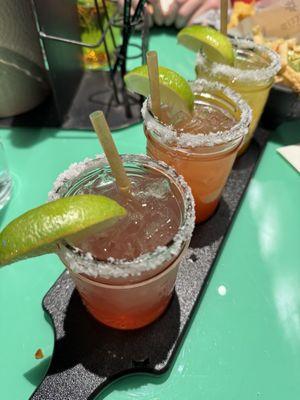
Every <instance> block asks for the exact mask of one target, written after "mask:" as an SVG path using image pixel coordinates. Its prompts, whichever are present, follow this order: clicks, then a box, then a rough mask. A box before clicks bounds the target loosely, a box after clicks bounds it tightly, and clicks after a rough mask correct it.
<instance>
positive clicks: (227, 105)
mask: <svg viewBox="0 0 300 400" xmlns="http://www.w3.org/2000/svg"><path fill="white" fill-rule="evenodd" d="M191 85H192V89H193V91H194V94H195V107H194V112H193V114H192V115H186V114H183V113H181V114H177V115H175V116H174V115H172V116H171V115H170V114H169V111H170V110H168V108H166V107H162V119H163V120H164V122H162V121H159V120H158V119H157V118H155V117H154V116H153V115H152V113H151V111H150V110H149V107H148V101H146V102H145V103H144V106H143V116H144V127H145V135H146V137H147V154H148V155H149V156H150V157H152V158H153V159H156V160H162V161H165V162H166V163H167V164H169V165H171V166H173V167H174V168H175V169H176V170H177V172H178V173H179V174H181V175H182V176H183V177H184V179H185V180H186V182H187V183H188V184H189V186H190V187H191V189H192V193H193V196H194V199H195V209H196V222H203V221H205V220H206V219H208V218H209V217H210V216H211V215H212V214H213V213H214V211H215V210H216V208H217V206H218V203H219V201H220V197H221V194H222V190H223V188H224V186H225V184H226V181H227V179H228V176H229V174H230V171H231V169H232V165H233V163H234V160H235V158H236V155H237V152H238V150H239V148H240V146H241V144H242V142H243V139H244V137H245V135H246V134H247V131H248V128H249V124H250V119H251V110H250V108H249V106H248V105H247V104H246V102H245V101H244V100H242V99H241V97H240V96H239V95H237V94H236V93H234V92H233V91H232V90H230V89H228V88H226V87H225V86H223V85H221V84H219V83H212V82H208V81H205V80H197V81H195V82H193V83H192V84H191Z"/></svg>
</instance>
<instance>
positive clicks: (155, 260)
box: [48, 154, 195, 278]
mask: <svg viewBox="0 0 300 400" xmlns="http://www.w3.org/2000/svg"><path fill="white" fill-rule="evenodd" d="M121 157H122V160H123V161H124V162H133V161H135V162H138V163H141V164H142V165H144V166H147V167H150V168H154V169H158V170H160V171H162V172H163V173H164V174H165V175H167V176H168V177H169V178H171V179H172V180H173V181H174V182H175V184H176V185H177V186H179V187H180V188H181V189H182V191H183V194H184V200H183V203H184V209H185V212H184V217H183V219H184V220H183V223H182V225H181V226H180V228H179V230H178V232H177V233H176V235H175V236H174V238H173V240H172V243H171V244H170V245H168V246H158V247H157V248H156V249H155V250H154V251H153V252H150V253H145V254H142V255H140V256H139V257H137V258H135V259H134V260H132V261H126V260H119V259H113V258H109V259H108V260H107V262H104V261H99V260H97V259H96V258H95V257H93V255H92V254H91V253H89V252H86V253H85V252H82V251H81V250H80V249H78V248H71V247H70V246H69V245H68V247H66V245H64V244H62V247H61V249H62V250H63V251H64V257H65V259H67V262H68V264H69V266H70V268H71V269H72V271H74V272H76V273H84V274H86V275H88V276H92V277H94V278H97V277H98V276H99V277H103V278H127V277H129V276H139V275H141V273H143V272H146V271H150V270H153V269H156V268H157V267H158V266H160V265H161V264H163V263H165V262H168V261H170V260H171V259H172V258H173V257H174V256H176V255H179V253H180V251H181V249H182V247H183V245H184V242H186V241H188V240H190V238H191V236H192V232H193V230H194V226H195V207H194V198H193V196H192V192H191V189H190V188H189V186H188V185H187V183H186V182H185V180H184V179H183V177H182V176H181V175H178V174H177V172H176V171H175V170H174V169H173V168H171V167H170V166H169V165H167V164H166V163H164V162H162V161H154V160H152V159H151V158H150V157H148V156H145V155H143V154H131V155H122V156H121ZM98 160H101V161H104V162H106V157H105V156H104V155H96V156H95V157H94V158H86V159H85V160H84V161H81V162H79V163H73V164H71V165H70V167H69V168H68V169H67V170H66V171H64V172H63V173H61V174H60V175H59V176H58V177H57V179H56V180H55V181H54V183H53V187H52V189H51V191H50V192H49V195H48V199H49V201H52V200H56V199H58V198H60V197H61V196H60V194H59V190H60V189H61V188H62V186H63V185H64V184H65V183H67V182H68V181H69V180H71V179H75V178H76V177H78V176H79V175H80V174H81V173H82V172H83V171H85V170H86V169H87V168H90V167H91V166H92V165H91V163H93V162H94V164H96V165H97V161H98ZM96 165H95V166H96Z"/></svg>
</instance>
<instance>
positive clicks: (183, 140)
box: [142, 79, 252, 148]
mask: <svg viewBox="0 0 300 400" xmlns="http://www.w3.org/2000/svg"><path fill="white" fill-rule="evenodd" d="M189 83H190V86H191V88H192V90H193V91H194V92H196V91H199V92H202V91H203V90H207V91H216V90H218V91H221V92H223V93H224V94H225V96H226V97H227V98H228V99H229V100H231V101H232V102H233V103H234V104H236V106H237V107H238V109H239V110H240V111H241V116H240V120H239V122H238V123H237V124H235V125H234V126H233V127H232V128H231V129H229V130H227V131H218V132H211V133H208V134H203V133H199V134H197V135H193V134H191V133H188V132H180V136H178V132H177V131H176V130H174V129H172V126H171V125H164V124H162V123H161V122H160V121H159V120H158V119H156V118H155V117H154V116H153V115H152V114H151V113H150V112H149V110H148V106H147V105H148V101H149V98H148V99H146V100H145V102H144V104H143V107H142V116H143V118H144V122H145V125H146V128H147V129H148V130H149V131H154V132H155V133H156V134H157V135H158V136H159V138H160V140H161V142H162V143H164V144H167V145H172V144H174V143H176V145H178V146H179V147H181V148H194V147H199V146H207V147H211V146H215V145H218V144H223V143H228V142H231V141H233V140H236V139H238V138H241V137H243V136H245V135H246V134H247V133H248V128H249V125H250V122H251V118H252V110H251V108H250V107H249V106H248V104H247V103H246V101H245V100H243V99H242V97H241V96H240V95H239V94H237V93H236V92H234V91H233V90H232V89H230V88H228V87H226V86H224V85H223V84H222V83H220V82H211V81H208V80H205V79H197V80H196V81H193V82H189Z"/></svg>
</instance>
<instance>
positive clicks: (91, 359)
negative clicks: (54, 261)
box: [31, 130, 268, 400]
mask: <svg viewBox="0 0 300 400" xmlns="http://www.w3.org/2000/svg"><path fill="white" fill-rule="evenodd" d="M267 136H268V134H267V132H266V131H263V130H258V131H257V132H256V136H255V140H253V141H252V144H251V146H250V148H249V150H248V151H247V152H246V154H244V155H243V156H242V157H241V158H239V159H238V160H237V161H236V163H235V165H234V168H233V171H232V173H231V175H230V178H229V180H228V183H227V185H226V188H225V190H224V194H223V197H222V200H221V203H220V206H219V208H218V210H217V212H216V214H215V215H214V216H213V217H212V218H211V219H210V220H208V221H207V222H205V223H203V224H201V225H198V226H197V227H196V229H195V232H194V235H193V238H192V242H191V246H190V248H189V250H188V257H187V259H186V260H185V261H184V262H182V264H181V266H180V272H179V276H178V279H177V283H176V291H175V294H174V296H173V299H172V302H171V304H170V306H169V307H168V309H167V311H166V312H165V313H164V315H163V316H162V317H161V318H159V319H158V320H157V321H156V322H154V323H153V324H151V325H150V326H148V327H145V328H142V329H139V330H135V331H118V330H114V329H110V328H107V327H105V326H102V325H100V324H99V323H97V322H96V321H95V320H94V319H93V318H92V317H91V316H90V315H89V314H88V313H87V312H86V311H85V308H84V307H83V305H82V303H81V300H80V298H79V295H78V293H77V291H76V290H74V285H73V283H72V281H71V279H70V277H69V275H68V273H67V272H64V273H63V274H62V275H61V276H60V277H59V279H58V280H57V281H56V283H55V284H54V286H53V287H52V288H51V289H50V290H49V292H48V293H47V294H46V296H45V298H44V300H43V306H44V309H45V311H46V312H47V313H48V314H49V315H50V316H51V318H52V320H53V324H54V327H55V332H56V340H55V346H54V353H53V357H52V360H51V364H50V367H49V370H48V372H47V375H46V376H45V378H44V380H43V381H42V383H41V384H40V386H39V387H38V388H37V390H36V391H35V392H34V394H33V395H32V397H31V399H34V400H69V399H70V400H71V399H72V400H75V399H76V400H83V399H93V398H94V397H95V396H96V395H97V394H98V393H99V392H100V391H101V389H102V388H103V387H104V386H106V385H107V384H108V383H110V382H111V381H113V380H114V379H116V378H118V377H120V376H121V375H124V374H128V373H136V372H147V373H153V374H161V373H163V372H164V371H166V369H167V368H169V367H170V365H171V361H172V359H173V358H174V356H175V354H176V350H177V348H178V346H179V344H180V342H181V340H182V338H183V336H184V332H185V330H186V328H187V326H188V323H189V321H190V320H191V318H192V314H193V311H194V309H195V306H196V304H197V302H198V300H199V298H200V295H201V292H202V290H203V287H204V286H205V285H204V284H205V282H206V280H207V279H208V276H209V274H210V272H211V270H212V266H213V264H214V261H215V259H216V256H217V254H218V251H219V249H220V246H221V244H222V241H223V240H224V237H225V235H226V232H227V231H228V229H229V227H230V224H231V222H232V219H233V215H234V213H235V211H236V209H237V207H238V204H239V202H240V200H241V198H242V195H243V193H244V191H245V189H246V187H247V186H248V183H249V179H250V177H251V175H252V173H253V171H254V169H255V166H256V164H257V162H258V160H259V156H260V154H261V152H262V150H263V148H264V145H265V143H266V140H267Z"/></svg>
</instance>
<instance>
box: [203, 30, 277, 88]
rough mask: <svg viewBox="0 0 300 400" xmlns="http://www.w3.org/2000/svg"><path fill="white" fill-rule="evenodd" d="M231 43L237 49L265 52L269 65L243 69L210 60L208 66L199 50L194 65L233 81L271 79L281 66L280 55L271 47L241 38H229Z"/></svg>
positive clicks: (205, 58)
mask: <svg viewBox="0 0 300 400" xmlns="http://www.w3.org/2000/svg"><path fill="white" fill-rule="evenodd" d="M229 39H230V41H231V43H232V44H233V45H234V46H235V47H237V48H238V49H244V50H256V51H258V52H260V53H264V54H267V56H268V58H269V59H270V65H268V66H267V67H264V68H258V69H252V70H243V69H240V68H236V67H232V66H230V65H226V64H221V63H217V62H212V63H210V64H209V66H207V65H206V62H207V61H208V59H207V57H206V55H205V54H204V53H203V52H199V53H198V54H197V57H196V65H197V66H199V67H201V68H203V69H205V70H206V71H208V72H209V74H211V75H212V76H214V75H223V76H226V77H227V78H232V77H234V81H235V82H243V81H246V82H258V83H259V84H261V83H262V82H265V81H268V80H270V79H272V78H273V77H274V76H275V75H276V74H277V72H278V71H279V70H280V68H281V63H280V57H279V55H278V54H277V53H276V52H275V51H273V50H272V49H270V48H268V47H266V46H263V45H261V44H257V43H255V42H254V41H253V40H249V39H243V38H236V37H235V38H229Z"/></svg>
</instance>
